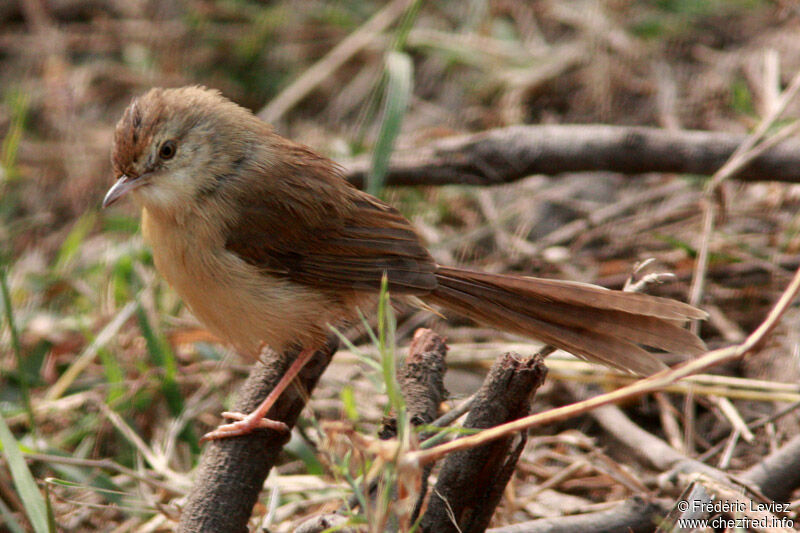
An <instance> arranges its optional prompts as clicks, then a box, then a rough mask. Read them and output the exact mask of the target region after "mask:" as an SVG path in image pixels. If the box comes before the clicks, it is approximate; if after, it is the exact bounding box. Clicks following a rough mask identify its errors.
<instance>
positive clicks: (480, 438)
mask: <svg viewBox="0 0 800 533" xmlns="http://www.w3.org/2000/svg"><path fill="white" fill-rule="evenodd" d="M798 291H800V270H798V271H797V272H795V275H794V277H793V278H792V281H791V283H790V284H789V286H788V287H787V288H786V290H785V291H784V292H783V294H781V297H780V298H779V299H778V301H777V303H776V304H775V306H774V307H773V308H772V309H771V310H770V312H769V314H768V315H767V317H766V319H765V320H764V321H763V322H762V323H761V325H760V326H759V327H758V328H756V330H755V331H753V333H751V334H750V335H749V336H748V337H747V339H745V340H744V342H742V343H741V344H738V345H735V346H729V347H727V348H720V349H718V350H712V351H710V352H707V353H706V354H705V355H703V356H702V357H698V358H697V359H694V360H691V361H688V362H686V363H684V364H682V365H680V366H677V367H675V368H672V369H670V370H665V371H663V372H659V373H658V374H655V375H653V376H650V377H648V378H645V379H642V380H641V381H637V382H636V383H632V384H631V385H628V386H627V387H623V388H621V389H617V390H615V391H612V392H609V393H606V394H601V395H600V396H595V397H594V398H590V399H588V400H585V401H582V402H578V403H575V404H572V405H568V406H565V407H559V408H556V409H551V410H549V411H545V412H543V413H538V414H535V415H531V416H528V417H525V418H521V419H519V420H516V421H514V422H509V423H507V424H503V425H501V426H497V427H494V428H491V429H487V430H486V431H482V432H481V433H478V434H476V435H471V436H468V437H463V438H461V439H457V440H454V441H451V442H448V443H445V444H441V445H439V446H435V447H433V448H429V449H427V450H420V451H417V452H411V453H408V454H407V455H406V456H405V457H404V458H403V460H404V461H406V462H409V463H411V464H412V465H420V466H421V465H424V464H427V463H429V462H431V461H435V460H438V459H439V458H441V457H442V456H444V455H446V454H448V453H452V452H454V451H458V450H466V449H469V448H473V447H475V446H480V445H482V444H485V443H487V442H490V441H492V440H494V439H499V438H502V437H505V436H508V435H510V434H512V433H515V432H517V431H522V430H524V429H528V428H531V427H534V426H539V425H543V424H549V423H552V422H557V421H559V420H564V419H566V418H570V417H573V416H576V415H579V414H582V413H585V412H587V411H591V410H592V409H595V408H597V407H600V406H603V405H607V404H611V403H615V402H619V401H621V400H626V399H630V398H635V397H637V396H641V395H642V394H646V393H648V392H653V391H656V390H659V389H661V388H662V387H665V386H667V385H670V384H672V383H674V382H676V381H678V380H679V379H681V378H685V377H688V376H691V375H693V374H697V373H698V372H700V371H702V370H705V369H707V368H710V367H712V366H714V365H717V364H720V363H724V362H728V361H733V360H735V359H738V358H740V357H742V356H744V355H745V354H747V353H748V352H750V351H751V350H753V349H754V348H755V347H756V346H757V345H758V344H759V343H760V342H761V341H762V340H764V338H765V337H766V335H767V334H768V333H769V332H770V331H771V330H772V328H774V327H775V325H776V324H777V323H778V321H779V320H780V318H781V316H782V315H783V313H784V312H786V309H788V307H789V305H790V304H791V303H792V300H793V299H794V297H795V296H796V295H797V293H798Z"/></svg>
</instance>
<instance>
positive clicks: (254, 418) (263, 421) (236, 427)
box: [200, 411, 289, 442]
mask: <svg viewBox="0 0 800 533" xmlns="http://www.w3.org/2000/svg"><path fill="white" fill-rule="evenodd" d="M222 416H223V417H225V418H229V419H231V420H236V422H231V423H230V424H222V425H221V426H219V427H218V428H217V429H215V430H214V431H209V432H208V433H206V434H205V435H203V438H201V439H200V442H206V441H208V440H218V439H227V438H230V437H239V436H241V435H248V434H250V433H252V432H253V431H254V430H256V429H259V428H266V429H274V430H275V431H289V426H287V425H286V424H284V423H283V422H279V421H278V420H270V419H269V418H264V417H262V416H259V414H258V413H257V412H252V413H250V414H249V415H246V414H244V413H235V412H230V411H225V412H224V413H222Z"/></svg>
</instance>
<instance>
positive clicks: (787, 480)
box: [739, 435, 800, 502]
mask: <svg viewBox="0 0 800 533" xmlns="http://www.w3.org/2000/svg"><path fill="white" fill-rule="evenodd" d="M739 477H741V478H742V479H744V480H745V481H747V482H748V483H752V484H753V485H755V486H757V487H758V489H759V490H760V491H761V493H762V494H764V496H766V497H767V498H769V499H770V500H772V501H777V502H783V501H786V500H788V499H789V497H790V496H791V494H792V492H793V491H794V489H795V488H797V487H798V486H800V435H798V436H795V437H794V438H792V439H791V440H790V441H789V442H787V443H786V444H784V445H783V446H781V447H780V448H779V449H778V450H777V451H775V452H774V453H771V454H770V455H768V456H767V457H766V458H765V459H764V460H762V461H761V462H760V463H758V464H756V465H753V466H751V467H750V468H749V469H747V471H745V472H744V473H743V474H741V475H740V476H739Z"/></svg>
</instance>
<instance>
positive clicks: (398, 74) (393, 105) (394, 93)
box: [367, 52, 414, 196]
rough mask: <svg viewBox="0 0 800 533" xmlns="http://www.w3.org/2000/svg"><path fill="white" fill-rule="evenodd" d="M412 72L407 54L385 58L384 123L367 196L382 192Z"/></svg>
mask: <svg viewBox="0 0 800 533" xmlns="http://www.w3.org/2000/svg"><path fill="white" fill-rule="evenodd" d="M413 72H414V68H413V63H412V62H411V58H410V57H409V56H408V55H407V54H404V53H402V52H389V54H388V55H387V56H386V79H387V82H386V99H385V102H384V112H383V120H382V121H381V127H380V131H379V132H378V139H377V140H376V142H375V151H374V152H373V154H372V169H371V171H370V174H369V178H368V179H367V192H369V193H370V194H373V195H376V196H377V195H379V194H380V192H381V190H382V189H383V184H384V182H385V179H386V171H387V170H388V169H389V159H390V157H391V155H392V151H393V149H394V143H395V141H396V140H397V136H398V134H399V133H400V126H402V124H403V117H405V114H406V109H407V108H408V101H409V99H410V98H411V87H412V85H413Z"/></svg>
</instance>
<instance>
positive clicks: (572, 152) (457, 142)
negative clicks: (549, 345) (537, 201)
mask: <svg viewBox="0 0 800 533" xmlns="http://www.w3.org/2000/svg"><path fill="white" fill-rule="evenodd" d="M745 138H746V136H745V135H740V134H733V133H723V132H710V131H697V130H679V131H673V130H663V129H659V128H647V127H627V126H606V125H595V124H585V125H583V124H582V125H568V126H564V125H545V126H540V125H533V126H530V125H526V126H511V127H507V128H498V129H494V130H488V131H485V132H481V133H476V134H471V135H462V136H457V137H448V138H444V139H441V140H439V141H436V142H432V143H430V144H428V145H427V146H424V147H421V148H414V149H413V150H407V151H404V152H397V153H396V154H395V156H394V157H393V158H392V161H391V165H390V167H389V170H388V174H387V175H386V184H387V185H448V184H461V185H497V184H501V183H510V182H513V181H516V180H519V179H522V178H524V177H527V176H531V175H533V174H547V175H556V174H561V173H564V172H587V171H610V172H619V173H621V174H644V173H648V172H670V173H676V174H699V175H707V176H708V175H711V174H713V173H714V172H716V171H717V170H719V168H720V167H721V166H722V165H723V164H724V163H725V161H727V159H728V158H729V157H730V156H731V154H732V153H733V152H734V151H735V150H736V148H737V147H738V146H739V145H740V144H741V143H742V142H743V141H744V139H745ZM346 169H347V170H346V173H347V178H348V179H349V180H350V181H351V182H352V183H353V184H355V185H357V186H359V187H361V186H363V184H364V183H365V178H366V176H367V175H368V173H369V169H370V162H369V161H368V160H366V159H359V160H355V161H353V162H351V163H350V164H349V165H346ZM798 169H800V141H796V140H790V141H785V142H783V143H781V144H779V145H778V146H776V147H774V148H772V149H771V150H768V151H767V152H766V153H764V154H763V155H761V156H759V157H757V158H756V159H754V160H753V161H752V162H751V163H750V164H749V165H747V166H745V167H744V168H743V169H741V171H740V172H739V173H738V174H737V175H736V176H735V177H736V178H737V179H740V180H746V181H758V180H772V181H785V182H792V183H795V182H798V181H800V170H798Z"/></svg>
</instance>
